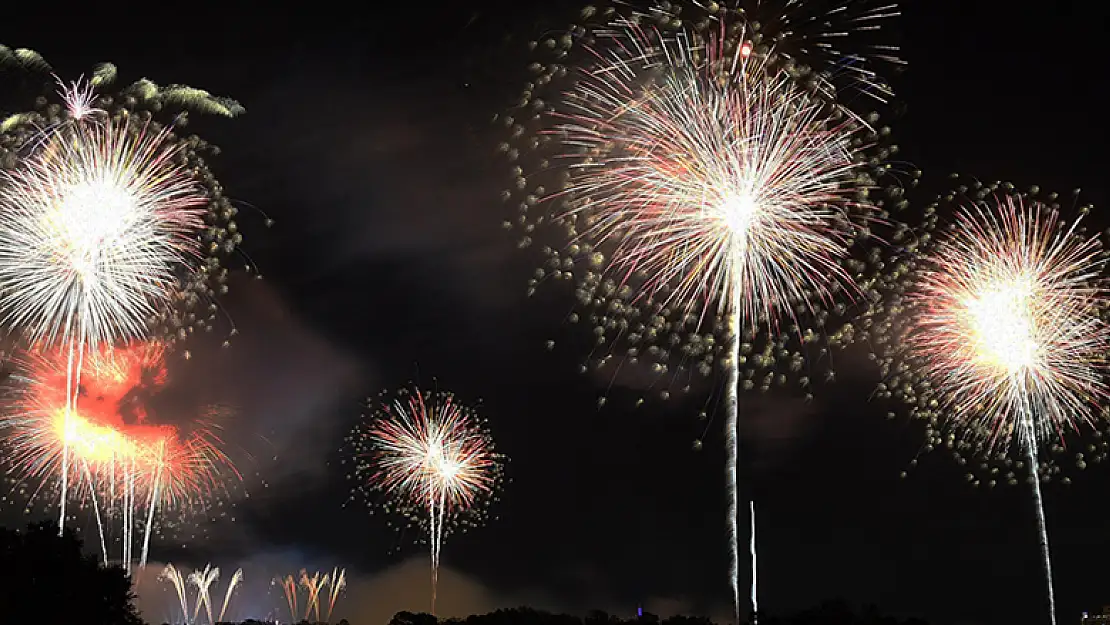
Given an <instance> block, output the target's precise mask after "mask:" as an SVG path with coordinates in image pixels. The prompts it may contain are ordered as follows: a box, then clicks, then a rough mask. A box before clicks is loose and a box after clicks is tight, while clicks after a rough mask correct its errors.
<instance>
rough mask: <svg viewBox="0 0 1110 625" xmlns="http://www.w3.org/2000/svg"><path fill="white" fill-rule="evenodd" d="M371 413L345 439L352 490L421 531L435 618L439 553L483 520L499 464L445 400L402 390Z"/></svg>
mask: <svg viewBox="0 0 1110 625" xmlns="http://www.w3.org/2000/svg"><path fill="white" fill-rule="evenodd" d="M371 405H372V406H373V407H374V408H375V409H376V410H375V412H374V414H372V415H371V416H370V417H369V418H368V419H365V421H364V422H362V423H360V424H359V425H357V426H356V427H355V429H354V431H353V432H352V434H351V436H350V437H348V442H349V443H350V445H351V446H352V447H353V453H354V456H355V470H354V473H353V474H352V475H351V477H352V478H353V479H355V480H357V485H356V487H355V490H356V492H357V493H365V491H366V490H367V489H372V490H377V491H380V492H382V493H384V494H385V495H386V496H387V498H388V500H389V503H388V504H387V508H389V509H392V510H395V511H397V512H400V513H401V515H402V516H404V517H408V518H410V519H415V520H416V522H417V523H418V524H419V525H420V526H421V527H422V528H423V529H424V530H425V531H426V534H427V537H428V543H429V547H430V551H431V562H432V611H433V613H434V611H435V601H436V589H437V584H438V581H439V562H440V552H441V548H442V545H443V539H444V537H445V536H446V535H447V534H448V533H450V531H451V529H452V528H454V527H463V528H465V527H467V526H473V525H476V524H477V523H479V522H481V521H482V520H483V516H482V512H483V510H484V504H485V503H487V502H488V500H489V498H491V497H492V496H493V495H494V494H495V493H496V491H497V489H498V487H499V486H500V483H501V481H502V475H503V469H502V464H503V460H504V458H503V456H501V455H499V454H497V453H495V452H494V446H493V438H492V437H491V436H490V434H489V431H488V430H487V429H486V428H485V426H484V424H483V422H482V421H481V420H480V418H479V417H478V415H477V414H476V413H475V412H474V411H473V410H471V409H469V408H467V407H466V406H464V405H462V404H460V403H459V402H458V401H457V400H456V399H455V397H454V395H452V394H450V393H430V392H421V391H420V390H419V389H417V388H413V389H412V390H411V391H409V390H408V389H405V390H403V391H401V392H400V393H398V394H397V396H396V397H390V396H389V395H383V396H382V398H380V399H379V401H378V402H372V404H371Z"/></svg>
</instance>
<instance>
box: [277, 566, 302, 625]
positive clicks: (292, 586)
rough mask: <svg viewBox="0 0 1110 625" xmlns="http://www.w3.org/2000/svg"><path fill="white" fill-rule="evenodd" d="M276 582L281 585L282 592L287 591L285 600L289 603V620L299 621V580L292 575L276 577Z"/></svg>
mask: <svg viewBox="0 0 1110 625" xmlns="http://www.w3.org/2000/svg"><path fill="white" fill-rule="evenodd" d="M274 583H275V584H278V585H280V586H281V590H282V592H284V593H285V602H286V603H287V604H288V605H289V620H290V622H296V621H297V580H296V578H294V577H293V576H292V575H286V576H285V577H275V578H274Z"/></svg>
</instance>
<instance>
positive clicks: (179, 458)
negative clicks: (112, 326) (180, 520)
mask: <svg viewBox="0 0 1110 625" xmlns="http://www.w3.org/2000/svg"><path fill="white" fill-rule="evenodd" d="M21 364H22V369H23V370H24V371H21V372H19V374H17V376H15V377H14V381H15V382H16V383H17V384H18V385H19V386H18V388H16V389H14V390H15V401H14V405H12V406H11V407H10V410H6V411H5V412H4V414H3V415H2V416H0V434H2V436H3V440H4V442H5V444H6V446H7V450H6V451H7V458H6V462H8V463H9V464H10V466H11V467H12V469H13V473H14V474H15V475H17V476H18V477H19V479H20V480H21V481H38V482H39V484H40V488H43V487H45V486H46V485H47V484H48V483H50V481H51V480H52V479H54V477H55V476H56V475H57V474H58V473H59V472H60V471H62V470H63V468H64V460H63V458H64V457H65V456H66V455H67V452H68V455H69V456H70V457H71V458H72V459H73V460H75V462H74V463H71V464H74V465H77V466H79V467H80V473H77V471H76V470H75V469H74V468H73V467H71V468H70V470H71V471H73V477H74V478H75V479H74V483H76V484H78V485H79V486H80V487H81V489H80V490H79V491H78V492H77V494H78V495H80V497H81V499H83V500H85V501H89V502H90V503H91V504H92V507H93V510H94V512H95V515H96V520H97V527H98V529H99V530H100V541H101V550H102V552H103V557H104V560H105V561H107V560H108V552H107V547H106V544H105V534H106V528H105V525H106V524H105V522H104V520H105V519H108V520H115V519H118V521H119V525H120V529H121V531H122V536H121V542H122V547H123V552H122V554H121V555H122V562H124V563H126V564H127V565H128V566H130V564H131V562H132V561H133V547H134V544H135V542H136V541H138V542H140V544H141V555H140V557H139V558H138V563H139V564H140V565H145V563H146V560H147V556H148V553H149V546H150V538H151V534H152V532H153V528H154V526H155V518H156V517H155V515H156V512H160V511H165V510H178V511H182V512H188V511H193V510H200V509H202V508H203V507H204V506H205V505H206V503H207V502H209V501H211V499H212V498H213V496H214V495H215V494H216V493H218V492H223V491H224V490H225V482H226V481H227V480H226V478H227V477H229V476H231V475H234V476H236V477H238V475H239V474H238V473H237V471H236V470H235V467H234V465H233V464H232V463H231V461H230V459H229V458H228V457H227V456H226V454H225V453H224V452H223V451H222V447H223V442H222V440H221V439H220V437H219V436H218V426H217V424H216V422H215V421H213V420H211V419H210V418H209V417H207V416H206V415H202V416H200V417H199V418H194V419H192V420H191V422H190V423H189V424H188V425H187V426H186V425H177V426H170V425H159V424H155V423H152V422H151V419H150V417H149V415H148V414H147V413H146V410H145V407H144V403H143V402H142V401H141V398H142V397H143V396H144V395H146V394H148V393H151V392H153V391H156V390H158V389H160V388H161V387H162V386H163V385H165V384H166V381H167V372H166V369H165V348H164V347H163V346H162V345H160V344H158V343H135V344H131V345H127V346H124V347H120V348H110V347H107V346H101V348H99V349H98V350H96V351H94V352H92V353H90V355H89V357H88V359H87V362H86V373H85V375H84V377H83V379H82V386H81V391H82V393H83V395H84V396H85V397H86V399H85V401H84V402H82V407H81V409H80V411H78V412H76V413H67V411H66V409H65V407H66V394H67V392H68V391H67V389H66V385H65V378H66V375H67V373H66V371H67V367H66V358H65V356H64V354H63V353H62V352H61V351H59V350H55V351H54V352H49V351H42V350H32V351H31V352H29V353H28V354H27V356H26V357H25V358H24V359H23V362H22V363H21ZM78 477H80V480H78V479H76V478H78ZM101 502H102V503H104V504H105V505H104V514H102V511H101V505H100V503H101ZM102 517H104V518H102ZM144 521H145V523H144ZM136 529H139V530H141V533H139V534H136V532H135V530H136Z"/></svg>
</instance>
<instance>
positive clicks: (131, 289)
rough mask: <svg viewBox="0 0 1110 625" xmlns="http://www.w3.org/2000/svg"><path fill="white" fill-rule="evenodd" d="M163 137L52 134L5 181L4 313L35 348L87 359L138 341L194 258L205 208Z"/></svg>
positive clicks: (97, 131) (0, 249) (0, 212)
mask: <svg viewBox="0 0 1110 625" xmlns="http://www.w3.org/2000/svg"><path fill="white" fill-rule="evenodd" d="M165 136H166V133H165V131H161V132H152V131H151V129H150V128H149V127H147V126H143V127H140V128H139V129H137V132H134V133H133V132H132V128H131V127H129V126H127V125H124V126H117V125H115V124H111V123H108V124H96V125H90V126H82V127H80V128H79V129H78V130H76V131H75V132H73V133H65V134H57V135H53V136H52V138H51V139H50V140H48V141H47V143H46V145H45V146H44V147H43V148H42V149H41V150H40V151H39V152H38V153H36V154H35V155H34V156H32V157H30V158H29V159H27V160H26V161H25V162H24V163H23V164H22V166H21V167H20V168H19V169H17V170H15V171H11V172H3V178H2V179H0V188H2V193H0V280H2V281H3V282H4V284H5V285H6V287H7V288H5V289H4V291H3V293H2V294H0V312H2V314H3V315H4V321H5V323H6V324H7V325H8V326H9V327H15V328H23V329H25V332H26V334H27V335H28V336H29V338H31V339H32V340H36V341H37V340H46V341H48V342H49V343H54V342H56V341H57V342H63V343H66V344H69V343H70V342H77V343H78V344H81V345H84V346H88V347H90V348H95V347H97V346H98V345H99V344H100V343H111V342H113V341H115V340H117V339H121V338H122V339H128V338H134V337H138V336H141V335H143V334H145V332H146V323H147V320H148V319H149V318H150V317H152V316H153V315H154V314H155V311H157V310H159V309H160V308H163V307H165V306H167V305H168V304H169V303H170V301H171V297H172V296H171V293H172V292H173V290H174V289H175V288H176V284H177V280H176V279H175V275H174V268H175V267H176V266H179V265H183V264H187V263H189V262H190V260H191V259H192V258H195V257H196V256H198V255H199V250H198V245H199V244H198V241H197V235H198V233H199V232H200V231H201V229H202V228H203V225H204V222H203V213H204V204H205V198H204V196H203V194H202V193H201V191H200V189H199V188H198V187H197V186H196V185H195V184H194V182H193V181H192V179H191V177H190V176H189V175H188V173H187V172H186V171H185V170H184V168H183V167H182V166H181V165H180V164H179V163H177V162H175V154H174V148H173V147H172V146H168V145H166V143H165V141H164V139H165Z"/></svg>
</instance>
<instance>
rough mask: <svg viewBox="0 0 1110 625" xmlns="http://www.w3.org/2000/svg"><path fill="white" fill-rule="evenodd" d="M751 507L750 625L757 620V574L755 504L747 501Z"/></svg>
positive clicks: (753, 624)
mask: <svg viewBox="0 0 1110 625" xmlns="http://www.w3.org/2000/svg"><path fill="white" fill-rule="evenodd" d="M748 504H749V505H750V506H751V535H752V538H751V546H750V550H751V557H752V625H755V623H756V622H757V620H758V619H759V596H758V595H757V594H756V586H755V581H756V577H757V573H758V572H759V568H758V560H756V557H755V502H754V501H749V502H748Z"/></svg>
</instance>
